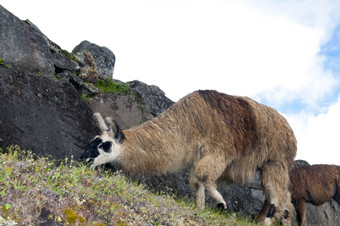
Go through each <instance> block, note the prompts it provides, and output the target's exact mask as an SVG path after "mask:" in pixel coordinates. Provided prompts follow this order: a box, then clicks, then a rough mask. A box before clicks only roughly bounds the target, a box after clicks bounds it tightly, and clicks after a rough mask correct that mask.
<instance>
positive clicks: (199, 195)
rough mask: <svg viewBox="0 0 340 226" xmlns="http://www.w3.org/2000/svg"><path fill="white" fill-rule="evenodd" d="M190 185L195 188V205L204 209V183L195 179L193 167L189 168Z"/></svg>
mask: <svg viewBox="0 0 340 226" xmlns="http://www.w3.org/2000/svg"><path fill="white" fill-rule="evenodd" d="M190 187H191V188H192V189H194V190H195V193H196V204H197V207H198V208H199V209H201V210H202V209H204V206H205V194H204V190H205V189H204V185H203V184H202V183H201V182H199V181H198V180H197V178H196V175H195V172H194V170H193V169H191V171H190Z"/></svg>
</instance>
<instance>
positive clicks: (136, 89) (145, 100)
mask: <svg viewBox="0 0 340 226" xmlns="http://www.w3.org/2000/svg"><path fill="white" fill-rule="evenodd" d="M127 84H128V85H129V86H130V87H131V90H132V92H133V93H135V94H136V95H137V99H138V100H140V101H141V104H142V105H143V106H144V111H145V114H146V119H147V120H149V119H151V118H153V117H156V116H158V115H159V114H160V113H162V112H163V111H164V110H165V109H167V108H169V107H170V106H171V105H172V104H173V103H174V102H173V101H171V100H170V99H169V98H167V97H166V96H165V93H164V92H163V91H162V90H161V89H160V88H159V87H157V86H153V85H151V86H150V85H147V84H145V83H143V82H140V81H137V80H135V81H131V82H128V83H127Z"/></svg>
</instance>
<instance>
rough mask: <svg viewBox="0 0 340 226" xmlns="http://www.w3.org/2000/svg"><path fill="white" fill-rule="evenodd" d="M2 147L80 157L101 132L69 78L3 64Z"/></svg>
mask: <svg viewBox="0 0 340 226" xmlns="http://www.w3.org/2000/svg"><path fill="white" fill-rule="evenodd" d="M0 74H1V76H0V103H1V105H0V146H1V147H8V146H10V145H12V144H18V145H19V146H20V147H21V148H24V149H30V150H32V151H33V152H34V153H36V154H39V155H45V156H46V155H48V156H51V157H52V158H54V159H58V160H61V159H64V158H65V157H70V156H71V155H73V156H74V157H75V158H78V157H79V156H80V155H81V154H82V152H83V150H84V148H85V147H86V145H87V144H88V141H89V140H90V139H92V137H93V134H96V133H98V132H99V130H98V128H97V125H96V123H95V122H94V120H93V118H92V111H91V108H90V107H89V106H88V105H87V104H86V103H85V102H84V101H83V100H82V99H81V98H80V95H79V94H78V93H77V91H76V90H75V88H74V87H73V86H72V85H71V83H70V82H69V81H68V80H65V79H56V78H53V77H52V76H51V77H49V76H41V75H40V76H39V75H35V74H32V73H27V72H24V71H16V70H14V69H9V68H6V67H5V66H3V65H2V66H1V65H0Z"/></svg>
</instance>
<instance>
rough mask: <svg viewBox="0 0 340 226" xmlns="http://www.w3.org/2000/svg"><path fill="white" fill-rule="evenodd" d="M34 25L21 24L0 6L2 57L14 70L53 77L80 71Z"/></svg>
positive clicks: (0, 50) (0, 56)
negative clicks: (64, 72)
mask: <svg viewBox="0 0 340 226" xmlns="http://www.w3.org/2000/svg"><path fill="white" fill-rule="evenodd" d="M67 55H68V54H67V53H66V52H65V51H62V50H61V49H60V47H59V46H58V45H56V44H55V43H53V42H52V41H50V40H49V39H48V38H47V37H46V36H45V35H44V34H43V33H42V32H41V31H40V30H39V29H38V28H37V27H36V26H35V25H34V24H32V22H30V21H29V20H26V21H21V20H20V19H18V18H17V17H15V16H14V15H13V14H12V13H10V12H8V11H7V10H6V9H5V8H3V7H2V6H1V5H0V58H2V59H3V61H4V62H7V63H8V64H11V66H12V67H13V68H16V69H19V70H23V71H29V72H32V73H39V74H46V75H51V76H52V75H54V74H55V73H56V72H59V71H61V70H73V71H75V70H79V69H80V68H79V65H78V64H77V63H76V62H75V61H73V60H72V59H70V58H68V57H65V56H67Z"/></svg>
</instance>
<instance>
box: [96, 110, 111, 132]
mask: <svg viewBox="0 0 340 226" xmlns="http://www.w3.org/2000/svg"><path fill="white" fill-rule="evenodd" d="M93 116H94V117H95V118H96V119H97V121H98V123H99V128H100V130H101V131H102V132H104V131H108V130H109V129H108V128H107V125H106V124H105V122H104V119H103V117H102V115H101V114H100V113H99V112H96V113H94V114H93Z"/></svg>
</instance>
